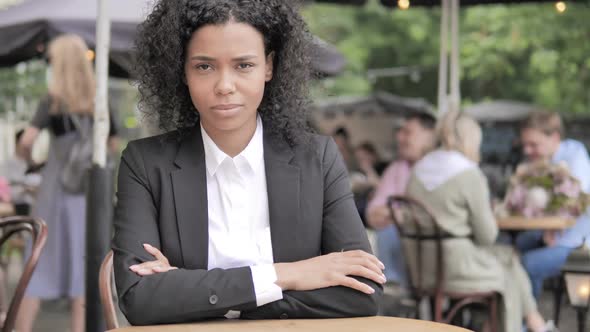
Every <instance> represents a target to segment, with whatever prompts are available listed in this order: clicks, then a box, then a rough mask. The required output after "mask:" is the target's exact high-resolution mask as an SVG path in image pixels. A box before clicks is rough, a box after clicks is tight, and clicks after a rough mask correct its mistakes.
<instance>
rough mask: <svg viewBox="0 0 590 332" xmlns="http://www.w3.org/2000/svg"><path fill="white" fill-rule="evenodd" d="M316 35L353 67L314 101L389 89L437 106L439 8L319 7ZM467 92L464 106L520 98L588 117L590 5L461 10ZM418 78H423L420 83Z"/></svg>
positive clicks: (314, 16) (312, 13)
mask: <svg viewBox="0 0 590 332" xmlns="http://www.w3.org/2000/svg"><path fill="white" fill-rule="evenodd" d="M304 16H305V17H306V20H307V22H308V23H309V26H310V30H311V31H312V32H313V33H315V34H317V35H318V36H320V37H321V38H323V39H325V40H327V41H329V42H331V43H333V44H335V45H336V46H337V47H338V49H339V50H340V51H341V52H342V53H344V55H345V56H346V58H347V60H348V62H349V63H348V66H347V68H346V71H345V73H343V75H341V76H339V77H336V78H333V79H328V80H325V81H323V82H319V83H318V84H317V87H316V88H315V89H314V93H315V96H316V97H324V96H332V95H345V94H361V95H363V94H368V93H371V92H372V91H375V90H386V91H391V92H393V93H396V94H400V95H405V96H417V97H424V98H427V99H428V100H429V101H431V102H432V103H435V102H436V91H437V90H436V89H437V76H438V57H439V45H440V40H439V36H440V30H439V29H440V9H439V8H410V10H407V11H400V10H394V9H391V8H385V7H382V6H380V5H379V4H378V1H370V2H369V4H368V5H366V6H364V7H355V6H339V5H326V4H315V5H310V6H308V7H307V8H305V10H304ZM460 17H461V23H460V27H461V28H460V38H461V50H460V54H461V78H462V81H461V89H462V96H463V101H464V102H465V103H469V102H477V101H481V100H485V99H516V100H521V101H527V102H532V103H536V104H539V105H542V106H545V107H548V108H553V109H557V110H559V111H562V112H575V113H580V112H590V89H589V88H588V87H589V86H590V6H589V5H587V4H572V3H568V9H567V11H566V12H565V13H562V14H560V13H558V12H557V11H556V10H555V8H554V6H553V4H552V3H543V4H541V3H539V4H526V5H523V4H520V5H493V6H491V5H481V6H473V7H468V8H464V9H462V10H461V14H460ZM400 66H416V67H419V68H420V75H419V77H416V76H408V75H406V76H399V77H383V78H379V79H377V80H375V81H374V82H372V81H370V80H369V79H368V77H367V75H366V72H367V70H368V69H372V68H386V67H400ZM417 78H419V79H418V80H417Z"/></svg>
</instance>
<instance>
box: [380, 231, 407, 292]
mask: <svg viewBox="0 0 590 332" xmlns="http://www.w3.org/2000/svg"><path fill="white" fill-rule="evenodd" d="M377 257H378V258H379V260H380V261H381V262H383V265H385V271H383V274H385V278H386V279H387V281H391V282H396V283H399V284H401V285H402V286H407V279H406V269H405V261H404V255H403V250H402V244H401V239H400V236H399V234H398V232H397V229H396V228H395V226H393V225H390V226H387V227H386V228H385V229H383V230H380V231H377Z"/></svg>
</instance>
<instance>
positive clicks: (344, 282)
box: [338, 276, 375, 294]
mask: <svg viewBox="0 0 590 332" xmlns="http://www.w3.org/2000/svg"><path fill="white" fill-rule="evenodd" d="M338 284H339V285H340V286H344V287H348V288H352V289H356V290H357V291H359V292H363V293H365V294H373V293H375V290H374V289H373V288H372V287H371V286H369V285H367V284H365V283H363V282H360V281H358V280H356V279H354V278H351V277H345V276H342V278H340V279H339V280H338Z"/></svg>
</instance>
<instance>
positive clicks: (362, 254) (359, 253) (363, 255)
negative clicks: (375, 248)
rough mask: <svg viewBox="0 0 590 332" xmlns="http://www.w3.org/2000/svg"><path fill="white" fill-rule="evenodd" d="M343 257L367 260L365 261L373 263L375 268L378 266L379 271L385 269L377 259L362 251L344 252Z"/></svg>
mask: <svg viewBox="0 0 590 332" xmlns="http://www.w3.org/2000/svg"><path fill="white" fill-rule="evenodd" d="M344 255H345V256H347V257H361V258H367V259H369V260H371V261H372V262H373V263H375V264H376V265H377V266H379V267H380V268H381V270H383V269H385V265H383V263H382V262H381V261H380V260H379V259H378V258H377V257H375V255H371V254H369V253H368V252H365V251H362V250H350V251H345V252H344Z"/></svg>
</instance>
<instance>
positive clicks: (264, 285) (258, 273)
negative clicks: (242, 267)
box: [250, 264, 283, 307]
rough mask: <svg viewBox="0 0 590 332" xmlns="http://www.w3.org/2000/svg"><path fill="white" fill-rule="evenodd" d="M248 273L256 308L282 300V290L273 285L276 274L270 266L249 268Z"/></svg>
mask: <svg viewBox="0 0 590 332" xmlns="http://www.w3.org/2000/svg"><path fill="white" fill-rule="evenodd" d="M250 271H251V272H252V281H253V283H254V293H255V294H256V306H258V307H260V306H263V305H265V304H267V303H271V302H274V301H278V300H281V299H283V290H282V289H281V287H279V286H278V285H277V284H275V282H276V281H277V272H276V271H275V267H274V266H273V265H272V264H264V265H255V266H250Z"/></svg>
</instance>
